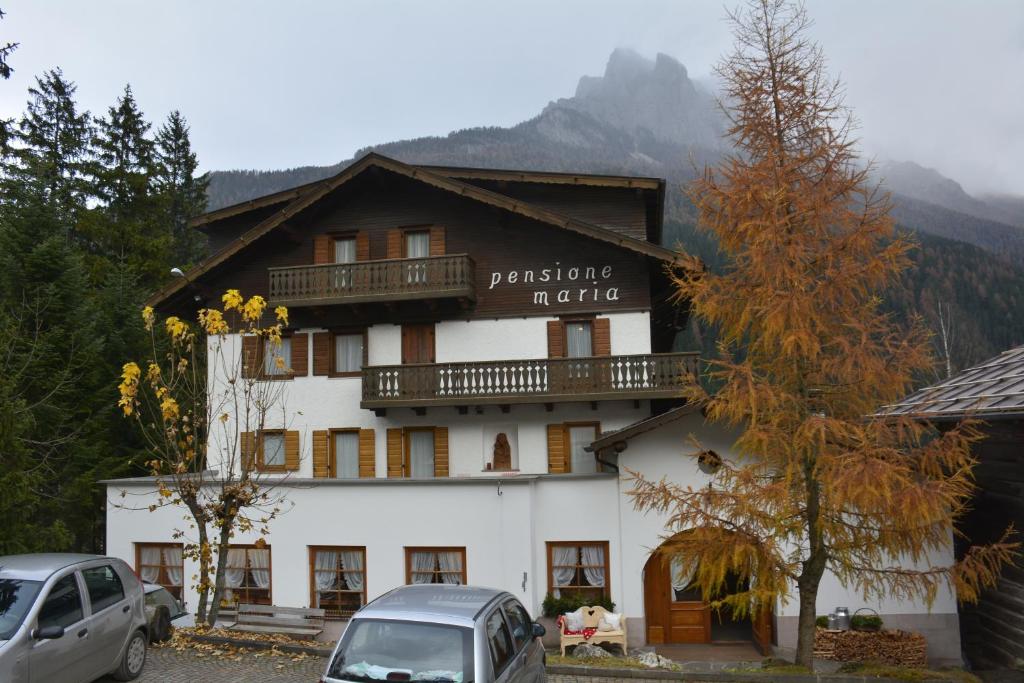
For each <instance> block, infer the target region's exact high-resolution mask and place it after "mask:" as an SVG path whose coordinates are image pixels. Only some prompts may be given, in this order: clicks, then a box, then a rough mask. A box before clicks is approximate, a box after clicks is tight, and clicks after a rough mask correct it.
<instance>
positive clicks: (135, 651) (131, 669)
mask: <svg viewBox="0 0 1024 683" xmlns="http://www.w3.org/2000/svg"><path fill="white" fill-rule="evenodd" d="M145 665H146V634H145V633H143V632H142V630H141V629H140V630H138V631H136V632H135V633H133V634H132V638H131V640H129V641H128V647H126V648H125V650H124V657H122V658H121V666H119V667H117V671H115V672H114V673H113V676H114V678H116V679H117V680H119V681H132V680H135V679H136V678H138V677H139V674H141V673H142V668H143V667H144V666H145Z"/></svg>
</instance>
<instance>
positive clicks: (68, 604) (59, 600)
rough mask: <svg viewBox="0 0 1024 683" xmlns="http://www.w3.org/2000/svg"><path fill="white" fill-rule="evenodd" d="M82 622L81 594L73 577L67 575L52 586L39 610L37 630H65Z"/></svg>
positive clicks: (72, 575)
mask: <svg viewBox="0 0 1024 683" xmlns="http://www.w3.org/2000/svg"><path fill="white" fill-rule="evenodd" d="M81 620H82V594H81V593H80V592H79V590H78V582H77V581H75V575H74V574H69V575H67V576H65V577H64V578H63V579H61V580H60V581H58V582H57V583H55V584H53V588H51V589H50V592H49V594H47V596H46V601H45V602H43V606H42V607H41V608H40V609H39V628H46V627H47V626H63V627H65V628H67V627H68V626H71V624H74V623H76V622H79V621H81Z"/></svg>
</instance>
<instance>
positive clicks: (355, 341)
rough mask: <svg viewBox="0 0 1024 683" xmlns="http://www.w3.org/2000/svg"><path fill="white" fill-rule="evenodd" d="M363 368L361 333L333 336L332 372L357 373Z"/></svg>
mask: <svg viewBox="0 0 1024 683" xmlns="http://www.w3.org/2000/svg"><path fill="white" fill-rule="evenodd" d="M362 367H363V333H362V332H356V333H353V334H335V335H334V372H335V373H337V374H342V373H349V372H352V373H358V372H359V371H360V370H361V369H362Z"/></svg>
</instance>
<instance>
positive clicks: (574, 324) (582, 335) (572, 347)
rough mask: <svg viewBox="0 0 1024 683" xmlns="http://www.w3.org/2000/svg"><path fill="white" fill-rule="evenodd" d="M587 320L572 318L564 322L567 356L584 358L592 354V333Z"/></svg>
mask: <svg viewBox="0 0 1024 683" xmlns="http://www.w3.org/2000/svg"><path fill="white" fill-rule="evenodd" d="M592 332H593V330H592V329H591V323H590V321H589V320H572V321H568V322H566V323H565V355H566V356H568V357H569V358H586V357H588V356H593V355H594V342H593V339H594V335H593V333H592Z"/></svg>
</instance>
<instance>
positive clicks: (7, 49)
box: [0, 9, 18, 154]
mask: <svg viewBox="0 0 1024 683" xmlns="http://www.w3.org/2000/svg"><path fill="white" fill-rule="evenodd" d="M3 18H4V11H3V10H2V9H0V19H3ZM17 48H18V44H17V43H10V42H8V43H2V44H0V79H3V80H7V79H8V78H10V77H11V73H13V71H14V69H12V68H11V65H10V63H9V62H8V61H7V60H8V58H9V57H10V56H11V53H12V52H14V51H15V50H16V49H17ZM10 125H11V122H10V121H9V120H6V119H0V154H2V153H6V150H7V137H8V135H9V130H10Z"/></svg>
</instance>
